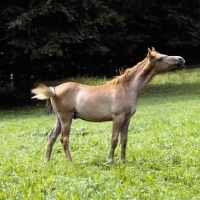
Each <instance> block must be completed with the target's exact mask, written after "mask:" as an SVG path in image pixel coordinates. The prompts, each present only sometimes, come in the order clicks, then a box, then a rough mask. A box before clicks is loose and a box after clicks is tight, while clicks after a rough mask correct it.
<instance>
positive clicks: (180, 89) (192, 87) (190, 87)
mask: <svg viewBox="0 0 200 200" xmlns="http://www.w3.org/2000/svg"><path fill="white" fill-rule="evenodd" d="M155 95H156V96H158V97H159V96H160V95H162V96H169V97H170V96H173V97H174V96H176V95H191V96H192V95H200V84H199V83H181V84H176V83H164V84H149V85H147V87H146V88H145V90H144V92H143V94H142V98H148V97H154V96H155Z"/></svg>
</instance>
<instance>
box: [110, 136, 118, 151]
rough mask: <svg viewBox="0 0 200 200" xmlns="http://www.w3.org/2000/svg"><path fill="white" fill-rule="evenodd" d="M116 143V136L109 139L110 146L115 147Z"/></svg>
mask: <svg viewBox="0 0 200 200" xmlns="http://www.w3.org/2000/svg"><path fill="white" fill-rule="evenodd" d="M117 143H118V138H117V137H113V138H112V140H111V145H112V147H113V148H116V146H117Z"/></svg>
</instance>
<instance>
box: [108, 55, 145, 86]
mask: <svg viewBox="0 0 200 200" xmlns="http://www.w3.org/2000/svg"><path fill="white" fill-rule="evenodd" d="M146 61H147V58H145V59H144V60H143V61H141V62H139V63H138V64H137V65H135V66H133V67H131V68H127V69H126V70H125V71H124V72H121V71H120V75H119V76H116V77H115V78H114V79H112V80H111V81H108V82H107V83H106V84H112V85H118V84H122V85H123V84H126V83H127V82H128V81H129V79H130V77H132V76H134V75H136V74H137V72H138V71H140V69H141V66H144V64H145V63H146Z"/></svg>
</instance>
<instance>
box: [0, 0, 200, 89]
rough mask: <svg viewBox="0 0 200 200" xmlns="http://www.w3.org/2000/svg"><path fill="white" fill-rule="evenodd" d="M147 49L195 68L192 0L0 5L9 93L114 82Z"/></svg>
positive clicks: (34, 0) (32, 0)
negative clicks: (79, 79)
mask: <svg viewBox="0 0 200 200" xmlns="http://www.w3.org/2000/svg"><path fill="white" fill-rule="evenodd" d="M150 46H154V47H156V49H157V50H158V51H160V52H163V53H166V54H171V55H172V54H178V55H181V56H183V57H184V58H185V59H186V62H187V64H193V63H199V62H200V56H199V52H200V2H199V0H192V1H191V0H166V1H162V0H145V1H141V0H106V1H103V0H27V1H23V0H18V1H16V0H6V1H5V0H4V1H3V0H0V52H1V53H0V71H1V74H3V75H1V79H2V76H3V77H4V78H3V79H5V80H4V82H6V80H8V79H9V78H10V74H13V81H14V86H15V89H16V91H17V90H19V87H20V85H27V88H23V90H29V88H30V87H31V84H30V83H31V81H30V80H31V75H33V76H34V77H35V78H37V79H41V80H53V79H64V78H67V77H69V76H76V75H89V76H104V75H107V76H113V75H115V71H116V69H117V68H119V67H122V66H131V65H133V64H136V62H138V61H140V60H141V59H143V58H144V56H145V54H146V51H147V47H150ZM23 79H25V80H26V81H25V82H27V84H24V83H23ZM28 83H29V84H28Z"/></svg>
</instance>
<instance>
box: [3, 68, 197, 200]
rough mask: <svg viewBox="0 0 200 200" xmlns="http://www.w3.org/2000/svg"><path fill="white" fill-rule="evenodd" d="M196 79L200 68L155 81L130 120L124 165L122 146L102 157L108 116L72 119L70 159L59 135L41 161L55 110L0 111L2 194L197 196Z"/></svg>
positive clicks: (13, 196)
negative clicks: (98, 120)
mask: <svg viewBox="0 0 200 200" xmlns="http://www.w3.org/2000/svg"><path fill="white" fill-rule="evenodd" d="M87 81H88V80H87ZM99 82H101V81H99ZM199 83H200V71H199V70H189V71H185V70H183V71H178V72H176V73H167V74H163V75H158V76H156V77H155V78H154V79H153V80H152V82H151V83H150V84H149V85H148V87H147V89H146V90H145V91H144V93H143V95H142V96H141V98H140V99H139V103H138V108H137V113H136V115H135V116H134V117H133V119H132V122H131V124H130V129H129V140H128V147H127V163H125V164H121V163H120V159H119V158H120V148H119V146H118V147H117V151H116V155H115V162H114V164H113V165H107V164H106V163H105V162H106V159H107V155H108V152H109V148H110V137H111V133H110V132H111V123H110V122H107V123H90V122H85V121H81V120H74V121H73V124H72V129H71V135H70V148H71V153H72V158H73V163H72V164H70V163H68V162H67V161H66V158H65V156H64V153H63V150H62V147H61V144H60V142H59V141H57V142H56V144H55V146H54V149H53V153H52V160H51V161H50V163H44V162H43V155H44V153H45V150H46V149H45V148H46V142H47V134H48V133H49V132H50V130H51V128H52V127H53V124H54V123H55V115H54V114H52V115H48V116H47V115H45V113H44V107H41V106H35V107H24V108H19V109H16V110H4V111H2V112H1V113H0V129H1V138H0V143H1V147H0V155H1V159H0V199H73V200H75V199H76V200H77V199H166V200H167V199H172V200H173V199H174V200H175V199H199V197H200V196H199V194H200V188H199V178H200V177H199V176H200V175H199V159H200V154H199V148H200V137H199V131H200V125H199V109H200V104H199V91H200V90H199ZM93 84H94V83H93Z"/></svg>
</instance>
